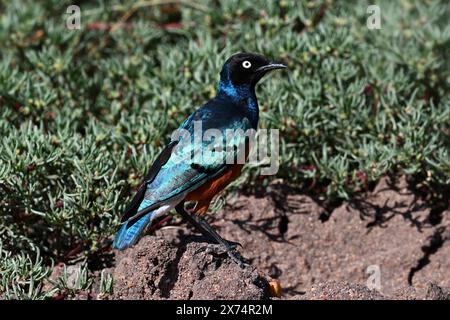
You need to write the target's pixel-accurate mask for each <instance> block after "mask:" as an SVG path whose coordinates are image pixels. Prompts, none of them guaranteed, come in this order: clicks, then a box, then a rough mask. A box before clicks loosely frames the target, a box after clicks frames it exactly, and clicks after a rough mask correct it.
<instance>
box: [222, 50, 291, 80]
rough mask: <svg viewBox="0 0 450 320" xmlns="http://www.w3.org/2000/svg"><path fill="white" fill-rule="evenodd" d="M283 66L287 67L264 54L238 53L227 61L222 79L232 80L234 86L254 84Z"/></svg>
mask: <svg viewBox="0 0 450 320" xmlns="http://www.w3.org/2000/svg"><path fill="white" fill-rule="evenodd" d="M282 68H286V66H285V65H283V64H280V63H273V62H271V61H270V60H269V59H267V58H265V57H264V56H262V55H259V54H255V53H238V54H235V55H233V56H231V57H230V58H229V59H228V60H227V62H225V64H224V66H223V68H222V72H221V80H223V81H231V83H232V85H234V86H240V85H250V86H254V85H256V83H257V82H258V81H259V80H260V79H261V78H262V77H263V76H264V75H265V74H266V73H267V72H269V71H271V70H274V69H282Z"/></svg>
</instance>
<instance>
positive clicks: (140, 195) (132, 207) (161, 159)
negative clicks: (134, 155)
mask: <svg viewBox="0 0 450 320" xmlns="http://www.w3.org/2000/svg"><path fill="white" fill-rule="evenodd" d="M177 143H178V141H171V142H170V143H169V144H168V145H167V146H166V147H165V148H164V149H163V150H162V151H161V153H160V154H159V155H158V157H157V158H156V160H155V161H154V162H153V164H152V166H151V167H150V170H149V171H148V173H147V175H146V176H145V178H144V181H143V182H142V183H141V185H140V186H139V190H138V191H137V193H136V195H135V196H134V198H133V200H131V203H130V204H129V205H128V207H127V208H126V209H125V212H124V214H123V216H122V219H121V222H122V223H123V222H125V221H127V220H128V219H130V218H131V217H132V216H134V215H135V214H136V212H137V211H138V209H139V206H140V205H141V202H142V200H143V199H144V197H145V192H146V190H147V185H148V184H149V183H151V182H152V181H153V179H155V177H156V175H157V174H158V172H159V171H160V170H161V167H162V166H163V165H165V164H166V163H167V161H168V160H169V158H170V155H171V154H172V150H173V148H174V147H175V146H176V145H177Z"/></svg>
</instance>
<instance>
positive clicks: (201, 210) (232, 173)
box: [185, 164, 244, 215]
mask: <svg viewBox="0 0 450 320" xmlns="http://www.w3.org/2000/svg"><path fill="white" fill-rule="evenodd" d="M243 166H244V165H243V164H234V165H232V166H230V168H229V169H226V170H225V171H224V172H223V173H222V174H221V175H219V176H217V177H215V178H213V179H210V180H208V181H207V182H206V183H205V184H203V185H202V186H200V187H199V188H197V189H195V190H193V191H191V192H190V193H189V194H188V195H187V196H186V198H185V200H186V201H196V202H197V205H196V206H195V208H194V211H195V212H196V213H197V214H198V215H203V214H205V213H206V211H207V210H208V207H209V204H210V203H211V200H212V199H213V198H214V196H215V195H216V194H218V193H219V192H220V191H222V190H223V189H224V188H225V187H226V186H227V185H228V184H230V183H231V182H232V181H233V180H235V179H236V178H237V177H238V176H239V175H240V174H241V171H242V167H243Z"/></svg>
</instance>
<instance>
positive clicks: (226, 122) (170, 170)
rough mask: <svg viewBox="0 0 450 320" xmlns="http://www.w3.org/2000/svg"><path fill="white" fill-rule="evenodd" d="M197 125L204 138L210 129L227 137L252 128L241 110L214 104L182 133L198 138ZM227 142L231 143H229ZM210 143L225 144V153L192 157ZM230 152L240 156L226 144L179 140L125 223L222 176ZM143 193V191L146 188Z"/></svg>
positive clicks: (193, 118)
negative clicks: (229, 132) (229, 131)
mask: <svg viewBox="0 0 450 320" xmlns="http://www.w3.org/2000/svg"><path fill="white" fill-rule="evenodd" d="M195 121H201V123H202V132H201V133H202V134H203V132H205V131H206V130H208V129H218V130H220V131H221V132H223V133H224V135H225V130H226V129H242V130H244V131H245V130H247V129H249V128H251V125H250V122H249V120H248V119H247V118H246V117H245V114H243V113H242V111H241V110H240V109H239V108H237V107H236V106H233V105H232V104H228V103H225V102H221V101H214V100H212V101H210V102H209V103H207V104H206V105H204V106H203V107H202V108H200V109H198V110H197V111H196V112H194V113H193V114H192V115H191V116H190V117H189V118H188V119H187V120H186V121H185V122H184V123H183V124H182V125H181V126H180V129H184V130H187V131H188V132H189V133H190V134H195V133H194V122H195ZM239 140H240V139H239V138H238V139H234V140H233V142H232V143H233V144H235V143H239ZM173 142H174V141H172V142H171V143H173ZM226 142H227V143H228V141H226ZM211 143H213V144H214V145H216V144H217V143H220V144H222V151H220V152H218V153H217V154H215V156H213V157H209V158H205V157H199V158H196V157H195V156H193V154H195V153H196V152H199V151H203V150H204V149H205V148H206V146H208V145H210V144H211ZM169 145H170V144H169ZM165 150H166V149H165ZM227 150H233V152H237V149H236V148H231V149H227V148H223V142H221V141H215V140H214V141H213V142H211V141H210V142H205V141H201V144H200V145H196V144H195V143H191V141H183V140H180V142H179V143H178V144H177V145H176V147H175V146H174V147H173V148H172V149H170V152H169V153H167V155H169V157H168V159H167V160H166V161H165V163H164V164H162V166H156V167H159V169H158V170H156V169H155V170H153V167H152V169H151V170H150V172H156V175H154V177H153V179H152V181H151V182H149V183H144V187H145V192H144V191H142V190H139V191H138V194H137V195H136V198H137V199H136V202H135V204H134V205H133V206H132V207H131V205H130V207H131V208H130V209H131V210H128V211H127V212H126V216H124V218H122V222H123V223H125V222H127V223H128V224H132V223H133V222H135V221H137V220H138V219H139V218H140V217H142V216H143V215H145V214H147V213H148V212H150V211H152V210H155V209H156V208H158V207H160V206H161V205H164V204H165V203H166V202H167V201H170V200H173V199H174V198H176V197H178V196H180V195H186V194H187V193H189V192H191V191H193V190H195V189H196V188H198V187H199V186H201V185H202V184H204V183H205V182H206V181H207V180H209V179H211V178H213V177H215V176H217V175H219V174H221V173H222V172H223V171H224V170H225V169H226V168H227V167H228V166H229V165H228V164H226V162H225V161H224V159H225V156H226V152H227ZM163 152H164V151H163ZM180 159H182V161H180ZM155 162H156V161H155ZM142 189H143V190H144V188H142ZM143 199H145V200H146V201H145V203H146V207H144V208H141V207H140V205H138V203H139V204H140V203H142V200H143ZM133 202H134V201H133Z"/></svg>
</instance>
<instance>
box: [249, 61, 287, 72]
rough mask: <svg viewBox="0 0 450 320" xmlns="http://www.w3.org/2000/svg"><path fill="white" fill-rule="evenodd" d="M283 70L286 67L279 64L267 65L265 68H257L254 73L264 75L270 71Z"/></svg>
mask: <svg viewBox="0 0 450 320" xmlns="http://www.w3.org/2000/svg"><path fill="white" fill-rule="evenodd" d="M285 68H287V67H286V66H285V65H284V64H281V63H269V64H267V65H265V66H262V67H259V68H258V69H256V73H266V72H267V71H270V70H275V69H285Z"/></svg>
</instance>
